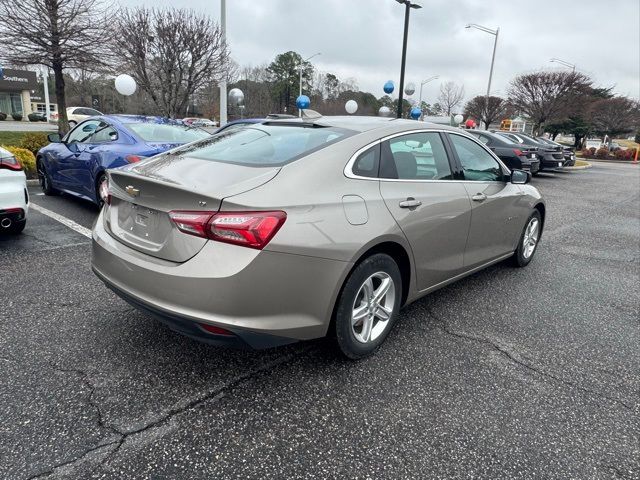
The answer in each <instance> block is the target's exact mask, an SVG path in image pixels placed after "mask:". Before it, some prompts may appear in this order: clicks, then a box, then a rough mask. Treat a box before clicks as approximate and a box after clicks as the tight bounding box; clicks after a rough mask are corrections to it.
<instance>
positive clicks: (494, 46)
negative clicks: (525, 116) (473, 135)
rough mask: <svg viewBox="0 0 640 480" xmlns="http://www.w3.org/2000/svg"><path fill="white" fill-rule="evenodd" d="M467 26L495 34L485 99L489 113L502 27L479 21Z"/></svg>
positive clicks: (486, 126)
mask: <svg viewBox="0 0 640 480" xmlns="http://www.w3.org/2000/svg"><path fill="white" fill-rule="evenodd" d="M465 28H476V29H478V30H481V31H483V32H486V33H489V34H491V35H493V36H495V37H496V38H495V41H494V42H493V55H492V56H491V70H489V84H488V85H487V96H486V99H485V108H486V114H487V115H488V114H489V95H490V93H491V79H492V77H493V64H494V62H495V60H496V47H497V46H498V34H499V33H500V28H496V29H495V30H491V29H490V28H487V27H483V26H482V25H478V24H477V23H470V24H469V25H467V26H466V27H465ZM485 128H486V129H488V128H489V125H485Z"/></svg>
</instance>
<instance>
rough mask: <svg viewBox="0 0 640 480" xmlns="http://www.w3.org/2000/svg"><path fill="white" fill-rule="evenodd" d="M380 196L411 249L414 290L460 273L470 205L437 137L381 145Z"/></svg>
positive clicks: (420, 134)
mask: <svg viewBox="0 0 640 480" xmlns="http://www.w3.org/2000/svg"><path fill="white" fill-rule="evenodd" d="M380 193H381V194H382V198H383V199H384V202H385V204H386V206H387V208H388V209H389V211H390V212H391V214H392V215H393V217H394V218H395V220H396V222H397V223H398V225H399V226H400V228H401V229H402V231H403V232H404V234H405V236H406V237H407V239H408V241H409V244H410V245H411V249H412V253H413V258H414V263H415V266H416V276H417V286H418V289H419V290H425V289H428V288H429V287H432V286H434V285H437V284H439V283H442V282H444V281H446V280H448V279H450V278H451V277H454V276H455V275H457V274H459V273H461V272H462V270H463V267H464V249H465V244H466V241H467V235H468V232H469V225H470V219H471V205H470V201H469V197H468V195H467V192H466V190H465V188H464V185H463V183H462V182H460V181H459V180H458V179H457V178H456V174H455V173H454V171H453V169H452V167H451V163H450V160H449V155H448V153H447V150H446V148H445V143H444V139H443V137H442V136H441V134H440V133H438V132H433V131H423V132H415V133H410V134H404V135H398V136H395V137H393V138H390V139H388V140H385V141H383V142H382V144H381V164H380Z"/></svg>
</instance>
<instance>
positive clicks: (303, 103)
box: [296, 95, 311, 110]
mask: <svg viewBox="0 0 640 480" xmlns="http://www.w3.org/2000/svg"><path fill="white" fill-rule="evenodd" d="M309 105H311V100H309V97H307V96H306V95H300V96H299V97H298V98H297V99H296V107H298V108H299V109H300V110H304V109H305V108H309Z"/></svg>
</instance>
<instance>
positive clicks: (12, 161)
mask: <svg viewBox="0 0 640 480" xmlns="http://www.w3.org/2000/svg"><path fill="white" fill-rule="evenodd" d="M0 168H6V169H9V170H15V171H20V170H22V165H20V162H18V160H16V157H4V158H0Z"/></svg>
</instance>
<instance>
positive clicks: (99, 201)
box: [96, 173, 107, 210]
mask: <svg viewBox="0 0 640 480" xmlns="http://www.w3.org/2000/svg"><path fill="white" fill-rule="evenodd" d="M106 183H107V175H106V174H105V173H101V174H100V177H98V181H97V182H96V203H97V205H98V209H100V210H102V207H103V206H104V199H103V198H102V194H101V193H100V190H101V189H102V185H103V184H106Z"/></svg>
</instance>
